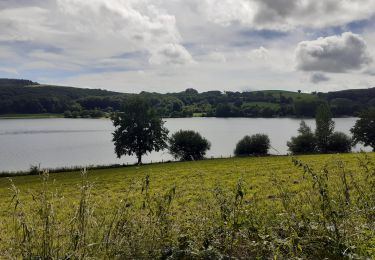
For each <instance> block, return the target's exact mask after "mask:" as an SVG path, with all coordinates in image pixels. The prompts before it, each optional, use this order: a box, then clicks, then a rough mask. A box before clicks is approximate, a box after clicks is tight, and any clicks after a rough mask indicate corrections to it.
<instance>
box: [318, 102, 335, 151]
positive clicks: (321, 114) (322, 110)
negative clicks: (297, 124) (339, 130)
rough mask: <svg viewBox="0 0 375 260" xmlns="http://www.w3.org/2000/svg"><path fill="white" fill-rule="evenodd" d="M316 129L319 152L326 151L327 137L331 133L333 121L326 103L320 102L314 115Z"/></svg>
mask: <svg viewBox="0 0 375 260" xmlns="http://www.w3.org/2000/svg"><path fill="white" fill-rule="evenodd" d="M315 122H316V129H315V137H316V144H317V147H318V149H319V151H320V152H322V153H327V152H328V143H329V138H330V136H331V135H332V134H333V130H334V128H335V122H333V120H332V113H331V110H330V108H329V106H328V105H327V104H321V105H320V106H319V107H318V109H317V111H316V115H315Z"/></svg>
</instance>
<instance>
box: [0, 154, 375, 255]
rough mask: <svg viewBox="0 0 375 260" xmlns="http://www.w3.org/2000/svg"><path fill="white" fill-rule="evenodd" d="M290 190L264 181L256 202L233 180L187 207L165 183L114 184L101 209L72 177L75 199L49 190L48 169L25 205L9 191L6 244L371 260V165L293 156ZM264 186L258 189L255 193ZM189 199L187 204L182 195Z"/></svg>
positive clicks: (374, 174) (21, 251)
mask: <svg viewBox="0 0 375 260" xmlns="http://www.w3.org/2000/svg"><path fill="white" fill-rule="evenodd" d="M291 165H295V167H297V168H299V169H300V172H301V178H299V181H300V182H301V183H299V184H300V185H301V186H302V187H303V189H301V190H300V191H298V192H296V191H295V190H293V188H292V187H291V186H289V185H288V183H285V182H283V181H281V180H279V179H278V178H277V176H274V177H273V178H272V180H270V183H269V185H272V186H275V187H277V194H275V195H274V196H269V197H268V198H259V197H258V196H257V194H254V193H251V194H250V192H248V191H249V190H251V189H252V184H251V183H248V182H247V180H246V178H244V177H243V178H241V179H239V180H238V181H237V183H235V184H234V185H232V186H223V185H221V184H220V182H218V183H217V184H216V185H215V187H213V188H212V189H207V188H205V186H204V185H202V186H201V187H196V188H197V189H202V190H203V193H204V194H205V196H202V197H198V198H194V199H195V202H194V207H187V206H186V204H182V205H177V201H176V197H182V196H184V193H179V189H178V187H176V186H175V185H173V186H171V187H170V188H169V189H166V190H160V189H157V188H154V187H153V181H154V180H152V177H151V176H149V175H147V176H144V177H143V178H138V179H136V180H134V181H132V182H131V183H130V184H129V186H128V187H123V189H122V192H121V193H120V196H119V197H117V198H116V199H115V200H114V201H113V202H111V205H112V206H111V207H109V209H108V208H107V209H106V210H103V209H102V206H101V205H99V204H98V203H97V202H96V201H95V200H94V197H93V196H92V193H93V192H95V183H90V182H89V181H88V179H87V174H89V173H87V171H86V170H83V171H82V177H81V183H80V184H79V186H78V187H77V194H78V199H76V200H71V199H68V198H66V197H64V196H63V195H61V194H62V193H61V191H60V190H59V189H54V190H52V189H51V187H52V185H50V183H51V180H50V178H49V174H48V172H41V173H40V189H39V190H38V191H37V192H36V193H33V194H32V195H31V196H32V199H31V200H27V202H26V200H25V199H24V197H22V196H20V191H19V190H18V189H17V187H16V186H15V185H14V183H13V182H12V181H10V190H11V192H12V193H13V194H14V195H13V200H12V211H11V213H10V214H9V218H11V219H12V221H11V225H9V226H8V227H7V228H8V230H6V233H7V234H9V235H8V238H7V240H6V241H3V242H4V243H6V245H7V247H3V248H6V250H5V251H4V252H1V253H0V256H2V257H5V258H24V259H88V258H100V259H102V258H104V259H324V258H326V259H371V258H374V257H375V224H374V223H375V165H374V163H373V162H372V161H371V160H370V158H369V157H368V156H367V155H366V154H363V155H360V156H358V167H357V168H356V169H355V170H354V171H353V170H349V169H348V168H347V167H346V165H345V163H344V162H343V161H340V160H338V161H331V162H330V163H329V164H327V165H325V166H324V167H322V168H321V169H314V168H313V167H311V166H310V165H308V164H305V163H304V162H302V161H300V160H299V159H297V158H292V162H291ZM265 188H267V187H265ZM188 199H191V198H188Z"/></svg>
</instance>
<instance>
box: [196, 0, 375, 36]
mask: <svg viewBox="0 0 375 260" xmlns="http://www.w3.org/2000/svg"><path fill="white" fill-rule="evenodd" d="M194 2H195V4H196V5H197V7H196V9H197V10H199V11H200V12H202V13H203V14H204V15H205V17H206V19H207V20H208V21H210V22H213V23H217V24H220V25H222V26H228V25H230V24H234V23H240V24H242V25H243V26H246V27H249V28H253V29H271V30H290V29H293V28H296V27H299V26H302V27H308V28H324V27H327V26H340V25H345V24H347V23H350V22H352V21H354V20H363V19H368V18H370V17H371V16H373V15H374V14H375V1H373V0H324V1H323V0H319V1H317V0H277V1H275V0H194Z"/></svg>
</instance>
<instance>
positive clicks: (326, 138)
mask: <svg viewBox="0 0 375 260" xmlns="http://www.w3.org/2000/svg"><path fill="white" fill-rule="evenodd" d="M122 111H123V112H117V113H115V114H114V115H113V116H112V122H113V124H114V126H115V127H116V129H115V131H114V133H113V142H114V145H115V153H116V155H117V157H118V158H120V157H121V156H123V155H135V156H136V157H137V159H138V164H141V163H142V156H143V155H145V154H147V153H150V152H152V151H157V152H158V151H160V150H164V149H168V150H169V152H170V154H171V155H172V156H173V157H174V158H176V159H179V160H200V159H203V158H204V156H205V154H206V152H207V150H209V149H210V147H211V144H210V142H209V141H208V140H207V139H206V138H204V137H202V136H201V135H200V134H199V133H197V132H195V131H192V130H180V131H178V132H176V133H174V134H172V136H171V137H168V133H169V131H168V129H167V128H166V127H165V126H164V121H163V120H162V119H161V117H160V116H159V115H158V114H157V112H156V111H155V110H154V109H153V108H152V106H151V105H150V103H149V102H147V101H146V100H145V99H142V98H139V97H137V98H134V99H131V100H129V101H128V102H126V103H125V104H124V105H123V107H122ZM315 121H316V129H315V132H313V131H312V130H311V128H310V127H309V126H308V125H307V124H306V123H305V121H303V120H302V121H301V123H300V127H299V129H298V133H299V135H298V136H295V137H292V138H291V140H290V141H288V142H287V146H288V148H289V151H290V153H292V154H312V153H346V152H350V151H351V149H352V147H353V146H354V145H355V144H357V143H362V144H363V145H365V146H371V147H372V148H373V149H374V151H375V109H370V110H367V111H364V112H362V113H361V115H360V119H359V120H358V121H357V122H356V124H355V126H354V127H353V128H352V129H351V132H352V134H353V137H349V136H348V135H346V134H344V133H342V132H335V131H334V128H335V123H334V121H333V120H332V112H331V110H330V108H329V106H328V105H327V104H322V105H320V106H319V108H318V109H317V112H316V116H315ZM270 148H271V142H270V139H269V137H268V136H267V135H265V134H255V135H252V136H245V137H244V138H243V139H241V140H240V141H239V142H238V143H237V145H236V148H235V150H234V154H235V155H236V156H249V155H267V154H268V151H269V149H270Z"/></svg>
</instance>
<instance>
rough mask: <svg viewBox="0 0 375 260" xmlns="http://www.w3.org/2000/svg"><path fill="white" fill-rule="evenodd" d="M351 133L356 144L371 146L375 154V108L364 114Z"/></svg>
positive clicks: (360, 116)
mask: <svg viewBox="0 0 375 260" xmlns="http://www.w3.org/2000/svg"><path fill="white" fill-rule="evenodd" d="M350 131H351V132H352V134H353V141H354V143H362V144H363V145H365V146H371V147H372V150H373V151H374V152H375V108H372V109H369V110H367V111H364V112H362V113H361V114H360V115H359V119H358V120H357V122H356V123H355V125H354V127H353V128H352V129H351V130H350Z"/></svg>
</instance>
